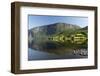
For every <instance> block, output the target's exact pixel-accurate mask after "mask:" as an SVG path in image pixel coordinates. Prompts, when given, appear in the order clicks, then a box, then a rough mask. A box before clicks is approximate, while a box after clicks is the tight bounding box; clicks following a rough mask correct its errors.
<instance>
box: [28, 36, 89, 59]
mask: <svg viewBox="0 0 100 76" xmlns="http://www.w3.org/2000/svg"><path fill="white" fill-rule="evenodd" d="M61 39H62V38H61ZM63 40H64V38H63V39H62V41H53V40H49V39H47V40H46V37H45V38H42V37H41V38H39V39H38V38H36V39H35V38H33V40H32V42H31V43H29V44H28V46H29V49H28V60H52V59H80V58H88V50H87V41H84V42H83V41H82V40H78V43H79V44H77V42H75V43H73V42H72V40H65V41H64V42H63ZM80 42H82V43H81V44H80Z"/></svg>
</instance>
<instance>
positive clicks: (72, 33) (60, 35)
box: [28, 23, 88, 55]
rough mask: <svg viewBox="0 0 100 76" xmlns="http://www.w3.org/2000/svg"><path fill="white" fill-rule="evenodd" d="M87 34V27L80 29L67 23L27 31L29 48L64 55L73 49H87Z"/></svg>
mask: <svg viewBox="0 0 100 76" xmlns="http://www.w3.org/2000/svg"><path fill="white" fill-rule="evenodd" d="M87 33H88V27H87V26H86V27H84V28H81V27H80V26H78V25H73V24H67V23H54V24H49V25H44V26H40V27H35V28H32V29H30V30H29V31H28V37H29V38H28V42H29V48H32V49H34V50H38V51H45V52H49V53H54V54H58V55H60V54H63V55H64V54H66V53H70V52H72V51H73V50H74V49H87V45H88V44H87ZM82 41H83V42H82ZM77 43H81V44H77Z"/></svg>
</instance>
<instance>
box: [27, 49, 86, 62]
mask: <svg viewBox="0 0 100 76" xmlns="http://www.w3.org/2000/svg"><path fill="white" fill-rule="evenodd" d="M87 57H88V56H82V55H79V54H77V55H74V54H73V53H66V54H63V55H57V54H54V53H48V52H44V51H39V50H38V51H37V50H34V49H31V48H29V49H28V60H29V61H30V60H52V59H77V58H78V59H79V58H87Z"/></svg>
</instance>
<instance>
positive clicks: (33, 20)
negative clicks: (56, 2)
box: [28, 15, 88, 29]
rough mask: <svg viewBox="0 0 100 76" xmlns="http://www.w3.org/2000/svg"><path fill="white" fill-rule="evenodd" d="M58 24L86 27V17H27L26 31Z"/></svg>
mask: <svg viewBox="0 0 100 76" xmlns="http://www.w3.org/2000/svg"><path fill="white" fill-rule="evenodd" d="M59 22H61V23H69V24H76V25H78V26H80V27H85V26H88V18H87V17H75V16H43V15H40V16H39V15H29V16H28V29H31V28H34V27H38V26H43V25H48V24H53V23H59Z"/></svg>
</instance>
